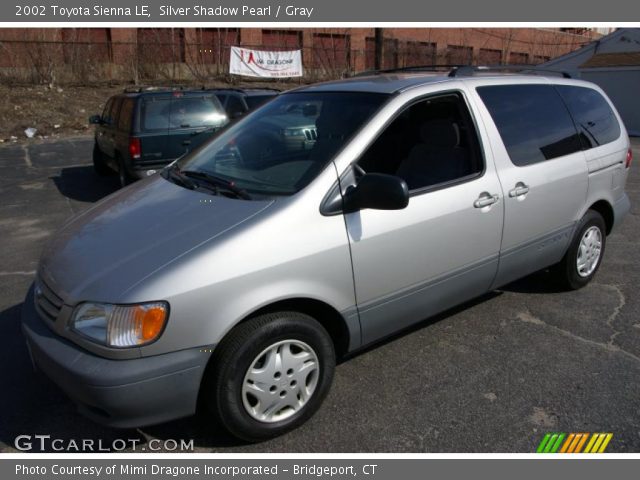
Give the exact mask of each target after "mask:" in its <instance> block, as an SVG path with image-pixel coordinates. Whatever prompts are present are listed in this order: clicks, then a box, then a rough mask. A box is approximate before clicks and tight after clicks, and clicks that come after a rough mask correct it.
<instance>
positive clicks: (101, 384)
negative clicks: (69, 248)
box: [22, 287, 211, 428]
mask: <svg viewBox="0 0 640 480" xmlns="http://www.w3.org/2000/svg"><path fill="white" fill-rule="evenodd" d="M22 331H23V333H24V336H25V338H26V341H27V346H28V348H29V351H30V354H31V358H32V360H33V362H34V364H35V366H36V367H37V368H38V369H39V370H41V371H42V372H44V373H45V375H47V376H48V377H49V378H50V379H51V380H53V382H54V383H56V384H57V385H58V386H59V387H60V388H61V389H62V390H63V391H64V392H65V393H66V394H67V395H68V396H69V397H70V398H71V399H72V400H73V401H74V402H75V403H76V404H77V405H78V409H79V410H80V412H81V413H82V414H83V415H85V416H87V417H89V418H90V419H92V420H94V421H96V422H98V423H101V424H103V425H107V426H111V427H118V428H134V427H142V426H147V425H154V424H158V423H163V422H166V421H169V420H174V419H176V418H181V417H186V416H190V415H193V414H194V413H195V412H196V406H197V401H198V393H199V390H200V383H201V380H202V377H203V374H204V370H205V368H206V365H207V362H208V360H209V357H210V355H211V353H210V351H211V349H210V348H194V349H189V350H182V351H178V352H172V353H168V354H164V355H156V356H152V357H141V358H135V359H130V360H111V359H107V358H102V357H98V356H96V355H93V354H91V353H89V352H87V351H86V350H83V349H82V348H80V347H78V346H76V345H75V344H73V343H71V342H69V341H68V340H66V339H63V338H61V337H60V336H58V335H56V334H55V333H54V332H52V331H51V330H50V329H49V328H48V327H47V326H46V325H45V324H44V322H43V320H42V319H41V318H40V316H39V315H38V313H37V312H36V309H35V306H34V301H33V287H32V288H31V289H30V290H29V293H28V294H27V298H26V299H25V302H24V305H23V308H22Z"/></svg>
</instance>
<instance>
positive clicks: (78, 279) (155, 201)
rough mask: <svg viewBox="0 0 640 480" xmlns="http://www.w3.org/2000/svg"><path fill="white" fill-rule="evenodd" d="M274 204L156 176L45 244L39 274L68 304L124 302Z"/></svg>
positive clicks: (116, 195)
mask: <svg viewBox="0 0 640 480" xmlns="http://www.w3.org/2000/svg"><path fill="white" fill-rule="evenodd" d="M272 203H273V202H272V201H246V200H236V199H230V198H226V197H223V196H214V195H209V194H206V193H201V192H194V191H193V190H188V189H186V188H183V187H180V186H178V185H175V184H173V183H171V182H169V181H167V180H165V179H164V178H162V177H161V176H160V175H155V176H153V177H151V178H149V179H146V180H143V181H140V182H137V183H136V184H134V185H132V186H130V187H128V188H126V189H124V190H120V191H118V192H116V193H114V194H113V195H111V196H109V197H107V198H105V199H103V200H102V201H100V202H99V203H97V204H96V205H94V206H93V207H92V208H90V209H89V210H87V211H85V212H84V213H82V214H80V215H79V216H77V217H75V218H73V219H72V220H71V221H69V222H68V223H66V224H65V225H64V226H63V227H62V228H61V229H60V230H59V231H58V232H57V234H56V235H55V236H54V237H53V239H52V240H51V241H50V242H49V243H48V245H47V246H46V247H45V250H44V252H43V254H42V258H41V260H40V265H39V270H38V271H39V275H40V276H41V277H42V278H43V280H44V281H45V282H46V283H48V284H49V286H50V287H51V288H52V289H53V290H54V291H55V292H56V293H57V294H58V295H60V296H61V297H62V298H63V299H64V300H65V302H66V303H68V304H73V303H76V302H79V301H86V300H91V301H104V302H121V301H123V299H122V297H123V295H124V293H125V292H127V290H129V289H130V288H131V287H132V286H134V285H136V284H137V283H139V282H140V281H141V280H142V279H144V278H145V277H147V276H148V275H150V274H151V273H153V272H155V271H157V270H159V269H160V268H162V267H163V266H166V265H167V264H169V263H171V262H172V261H174V260H176V259H177V258H178V257H180V256H182V255H184V254H185V253H187V252H188V251H190V250H192V249H194V248H196V247H198V246H201V245H202V244H203V243H205V242H207V241H209V240H211V239H213V238H215V237H216V236H218V235H220V234H222V233H224V232H226V231H228V230H230V229H232V228H234V227H235V226H237V225H239V224H240V223H242V222H244V221H245V220H247V219H249V218H251V217H253V216H254V215H256V214H258V213H259V212H261V211H263V210H264V209H266V208H267V207H269V205H271V204H272ZM150 300H153V299H150Z"/></svg>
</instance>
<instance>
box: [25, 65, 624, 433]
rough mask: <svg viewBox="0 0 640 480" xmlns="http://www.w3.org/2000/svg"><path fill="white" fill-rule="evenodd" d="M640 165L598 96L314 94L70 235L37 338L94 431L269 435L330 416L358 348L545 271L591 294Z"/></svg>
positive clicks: (456, 83) (60, 242)
mask: <svg viewBox="0 0 640 480" xmlns="http://www.w3.org/2000/svg"><path fill="white" fill-rule="evenodd" d="M487 86H491V87H492V88H490V89H486V88H485V87H487ZM560 86H562V92H563V95H565V96H564V97H563V96H561V95H560ZM576 99H577V100H580V102H577V101H576ZM583 100H584V101H583ZM571 102H574V103H571ZM567 105H574V106H573V107H572V109H569V108H568V107H567ZM576 105H577V106H576ZM540 106H542V107H543V108H537V107H540ZM536 110H537V112H536ZM548 111H551V112H553V113H554V115H553V118H549V116H548V115H547V112H548ZM569 112H571V115H573V116H575V117H576V118H579V119H580V122H579V123H578V122H576V121H575V119H574V118H573V117H572V116H571V115H570V113H569ZM593 125H595V126H596V128H594V127H593ZM631 161H632V152H631V150H630V148H629V141H628V137H627V134H626V131H625V129H624V126H623V125H622V122H621V120H620V117H619V115H618V114H617V113H616V112H615V109H614V108H613V105H612V104H611V103H610V101H609V100H608V99H606V95H604V93H603V92H602V91H601V90H600V89H598V88H597V87H596V86H594V85H592V84H589V83H586V82H578V81H573V80H567V79H553V80H552V79H547V78H542V77H535V76H507V77H504V76H493V77H489V76H487V77H480V76H478V77H473V76H472V77H469V78H463V79H458V78H453V79H452V78H450V77H440V76H428V75H427V76H423V75H415V74H409V75H407V74H399V75H379V76H378V75H376V76H371V77H359V78H355V79H352V80H343V81H337V82H330V83H326V84H320V85H316V86H311V87H302V88H301V89H299V90H297V91H292V92H289V93H285V94H282V95H279V96H277V97H276V98H275V99H274V100H272V101H271V102H269V103H267V104H266V105H264V106H263V107H260V108H259V109H257V110H256V111H254V112H253V113H252V114H251V115H248V116H246V117H245V118H243V119H241V120H240V121H238V122H237V123H235V124H233V125H231V126H230V127H229V128H228V129H226V130H224V131H222V132H220V134H219V135H217V136H216V137H215V138H214V139H212V140H211V141H209V142H208V143H206V144H204V145H203V146H202V147H200V148H199V149H198V150H196V151H192V152H190V153H189V154H187V155H185V156H184V157H182V158H181V159H179V160H176V161H175V162H174V163H173V164H171V165H169V166H168V167H166V168H165V169H164V170H163V171H162V173H160V174H157V175H154V176H152V177H149V178H147V179H144V180H143V181H141V182H138V183H136V184H134V185H130V186H129V187H127V188H125V189H123V190H120V191H119V192H116V193H115V194H113V195H112V196H110V197H108V198H106V199H104V200H103V201H101V202H99V203H97V204H96V205H95V206H93V207H92V208H90V209H89V210H87V211H85V212H84V213H82V214H81V215H80V216H78V217H76V218H75V219H73V220H71V221H69V222H68V223H67V224H65V225H64V226H63V227H62V229H61V230H60V232H59V233H58V234H57V235H56V236H55V237H54V238H53V239H52V240H51V241H50V242H49V244H48V245H47V246H46V247H45V250H44V252H43V255H42V258H41V261H40V265H39V268H38V273H37V277H36V281H35V284H34V286H33V287H32V288H31V289H30V291H29V293H28V295H27V298H26V300H25V303H24V306H23V313H22V322H23V331H24V333H25V336H26V338H27V345H28V346H29V348H30V352H31V354H32V358H33V360H34V364H35V365H37V366H38V367H39V368H40V369H42V370H43V371H44V372H45V373H46V374H47V375H48V376H49V377H51V378H52V379H53V381H54V382H55V383H56V384H58V385H59V386H60V387H61V388H62V389H63V390H64V391H65V392H66V393H67V394H68V395H69V396H70V397H71V398H72V399H73V400H74V401H75V402H76V403H77V404H78V405H79V407H80V409H81V411H82V412H83V413H84V414H85V415H87V416H89V417H90V418H92V419H94V420H96V421H99V422H101V423H104V424H107V425H112V426H119V427H134V426H144V425H149V424H153V423H159V422H162V421H166V420H170V419H174V418H178V417H181V416H186V415H190V414H193V413H195V412H196V407H197V406H202V407H204V408H206V409H208V410H209V411H210V412H211V413H213V414H214V415H215V416H216V417H217V418H218V420H219V421H220V422H221V424H222V425H223V426H224V427H225V428H226V429H228V430H229V431H230V432H231V433H233V434H234V435H236V436H238V437H239V438H242V439H245V440H248V441H259V440H264V439H267V438H270V437H273V436H275V435H279V434H282V433H285V432H287V431H289V430H291V429H293V428H296V427H297V426H299V425H301V424H302V423H304V422H305V421H306V420H307V419H308V418H310V417H311V415H313V413H314V412H315V411H316V410H317V409H318V408H319V406H320V405H321V403H322V401H323V399H324V397H325V395H326V394H327V392H328V391H329V387H330V384H331V381H332V376H333V371H334V368H335V363H336V358H338V357H339V356H340V355H342V354H345V353H349V352H352V351H354V350H356V349H358V348H361V347H363V346H365V345H368V344H371V343H373V342H375V341H377V340H379V339H381V338H383V337H385V336H388V335H391V334H393V333H395V332H397V331H399V330H401V329H403V328H406V327H408V326H410V325H412V324H415V323H416V322H418V321H420V320H422V319H424V318H426V317H429V316H431V315H434V314H437V313H439V312H441V311H443V310H445V309H447V308H450V307H452V306H454V305H457V304H460V303H461V302H464V301H466V300H469V299H471V298H473V297H477V296H479V295H482V294H483V293H485V292H487V291H489V290H490V289H492V288H497V287H499V286H501V285H504V284H505V283H507V282H510V281H512V280H515V279H517V278H520V277H522V276H524V275H527V274H529V273H531V272H534V271H537V270H540V269H543V268H547V267H549V268H550V270H551V273H552V275H553V278H554V279H556V280H557V281H558V283H559V284H560V285H562V286H563V288H566V289H577V288H581V287H583V286H585V285H587V284H588V283H589V282H590V281H591V279H592V278H593V277H594V275H595V274H596V272H597V270H598V267H599V265H600V262H601V259H602V255H603V253H604V249H605V245H606V236H607V234H609V233H610V231H611V229H612V228H613V227H614V226H615V225H617V224H618V223H619V222H620V221H621V219H622V218H623V217H624V215H625V214H626V213H627V212H628V211H629V199H628V197H627V195H626V193H625V192H624V186H625V183H626V180H627V177H628V172H629V168H630V164H631ZM382 194H384V198H382V197H380V196H379V195H382ZM72 321H73V324H72Z"/></svg>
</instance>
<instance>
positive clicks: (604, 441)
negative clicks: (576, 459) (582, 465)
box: [536, 432, 613, 453]
mask: <svg viewBox="0 0 640 480" xmlns="http://www.w3.org/2000/svg"><path fill="white" fill-rule="evenodd" d="M612 438H613V433H594V434H589V433H569V434H566V433H561V432H554V433H547V434H545V436H544V437H543V438H542V440H541V441H540V444H539V445H538V448H537V449H536V452H537V453H603V452H604V451H605V450H606V448H607V446H608V445H609V442H610V441H611V439H612ZM587 440H589V441H588V442H587ZM585 443H586V444H587V446H586V448H585V449H584V451H583V450H582V447H584V445H585Z"/></svg>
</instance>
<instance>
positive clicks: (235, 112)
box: [225, 95, 247, 118]
mask: <svg viewBox="0 0 640 480" xmlns="http://www.w3.org/2000/svg"><path fill="white" fill-rule="evenodd" d="M225 110H226V111H227V115H228V116H229V118H235V117H237V116H239V115H242V114H243V113H244V112H245V111H246V110H247V108H246V107H245V106H244V103H242V100H240V97H237V96H236V95H229V98H228V100H227V104H226V105H225Z"/></svg>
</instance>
